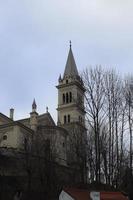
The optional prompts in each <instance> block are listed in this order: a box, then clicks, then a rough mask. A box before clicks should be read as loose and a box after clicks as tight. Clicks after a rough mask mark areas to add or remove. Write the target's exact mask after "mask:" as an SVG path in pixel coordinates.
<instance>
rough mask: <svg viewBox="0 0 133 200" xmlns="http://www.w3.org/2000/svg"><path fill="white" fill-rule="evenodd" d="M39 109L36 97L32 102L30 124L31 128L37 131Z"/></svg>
mask: <svg viewBox="0 0 133 200" xmlns="http://www.w3.org/2000/svg"><path fill="white" fill-rule="evenodd" d="M36 110H37V105H36V101H35V99H34V100H33V103H32V112H31V113H30V126H31V129H32V130H34V131H36V130H37V124H38V123H37V122H38V113H37V112H36Z"/></svg>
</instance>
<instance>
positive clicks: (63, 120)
mask: <svg viewBox="0 0 133 200" xmlns="http://www.w3.org/2000/svg"><path fill="white" fill-rule="evenodd" d="M58 82H59V84H58V86H56V87H57V89H58V108H57V112H58V122H57V125H58V126H60V127H63V128H64V129H66V130H67V132H68V137H67V164H68V165H70V166H71V167H73V168H74V171H77V170H78V173H76V176H75V177H78V180H80V181H82V182H84V181H85V177H86V141H87V140H86V139H87V137H86V128H85V108H84V93H85V88H84V84H83V81H82V79H81V77H80V75H79V73H78V70H77V66H76V63H75V59H74V56H73V52H72V47H71V42H70V48H69V53H68V58H67V62H66V66H65V71H64V74H63V77H62V76H61V75H60V76H59V79H58ZM75 180H76V179H75Z"/></svg>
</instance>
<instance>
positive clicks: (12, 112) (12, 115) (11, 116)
mask: <svg viewBox="0 0 133 200" xmlns="http://www.w3.org/2000/svg"><path fill="white" fill-rule="evenodd" d="M13 117H14V109H13V108H11V109H10V119H12V120H13Z"/></svg>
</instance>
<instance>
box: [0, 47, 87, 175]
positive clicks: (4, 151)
mask: <svg viewBox="0 0 133 200" xmlns="http://www.w3.org/2000/svg"><path fill="white" fill-rule="evenodd" d="M56 88H57V90H58V105H57V114H58V119H57V124H56V123H55V122H54V120H53V118H52V117H51V115H50V113H49V112H48V109H47V110H46V113H44V114H39V113H38V111H37V105H36V101H35V99H34V101H33V104H32V110H31V113H30V116H29V118H25V119H21V120H17V121H14V117H13V115H14V109H10V116H9V117H8V116H5V115H4V114H3V113H0V155H1V156H3V157H4V156H5V157H11V156H13V153H14V152H19V153H20V152H21V153H22V152H25V151H26V150H27V146H28V148H29V147H30V146H32V142H33V141H34V142H36V139H37V142H38V143H37V144H38V146H37V148H39V149H40V151H41V152H42V151H43V150H42V149H43V148H45V144H46V142H47V143H49V144H50V151H51V152H52V155H54V160H55V162H56V163H58V165H61V166H64V167H65V168H69V167H70V168H78V169H79V170H80V171H81V169H85V159H86V158H85V142H86V128H85V108H84V93H85V88H84V84H83V81H82V78H81V77H80V75H79V73H78V69H77V66H76V63H75V59H74V56H73V52H72V47H71V43H70V48H69V53H68V58H67V62H66V66H65V70H64V74H63V75H60V76H59V79H58V85H57V86H56ZM1 103H2V102H1ZM45 149H46V148H45ZM9 171H10V170H7V171H6V172H5V174H6V173H7V174H9V173H12V174H13V173H15V169H12V170H11V171H10V172H9ZM81 176H82V177H83V176H84V173H83V174H82V175H81Z"/></svg>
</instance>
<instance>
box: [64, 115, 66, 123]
mask: <svg viewBox="0 0 133 200" xmlns="http://www.w3.org/2000/svg"><path fill="white" fill-rule="evenodd" d="M64 124H66V115H64Z"/></svg>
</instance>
